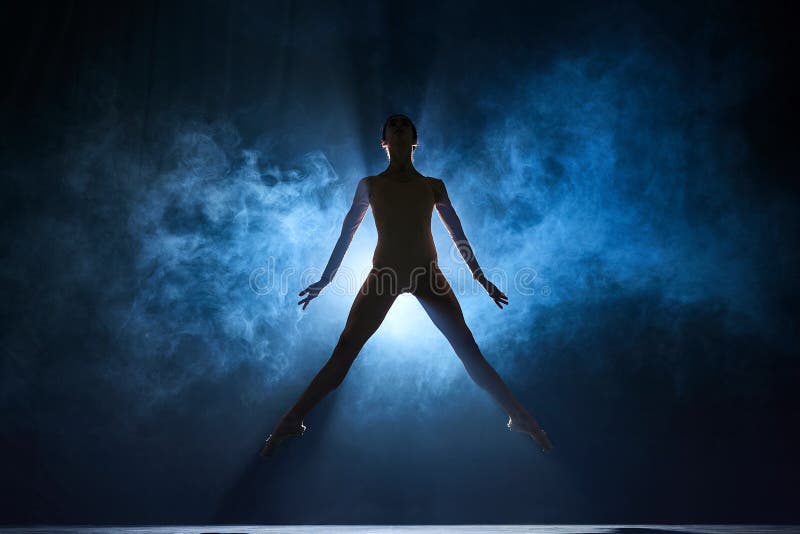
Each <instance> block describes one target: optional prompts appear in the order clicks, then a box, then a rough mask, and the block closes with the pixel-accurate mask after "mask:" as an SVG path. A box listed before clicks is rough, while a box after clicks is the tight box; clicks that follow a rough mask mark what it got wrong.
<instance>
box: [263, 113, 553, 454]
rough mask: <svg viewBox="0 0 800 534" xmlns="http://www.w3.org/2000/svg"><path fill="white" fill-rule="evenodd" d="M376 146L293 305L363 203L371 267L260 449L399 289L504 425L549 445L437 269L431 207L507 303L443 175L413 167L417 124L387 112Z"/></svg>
mask: <svg viewBox="0 0 800 534" xmlns="http://www.w3.org/2000/svg"><path fill="white" fill-rule="evenodd" d="M381 146H382V147H383V148H384V149H385V150H386V153H387V155H388V157H389V166H388V167H387V168H386V170H384V171H383V172H382V173H380V174H378V175H376V176H369V177H367V178H363V179H361V180H360V181H359V182H358V186H357V188H356V192H355V197H354V198H353V205H352V207H351V208H350V211H349V212H348V213H347V215H346V216H345V219H344V224H343V225H342V231H341V234H340V236H339V239H338V241H337V242H336V246H335V247H334V249H333V253H332V254H331V257H330V260H329V261H328V264H327V266H326V267H325V271H324V272H323V274H322V277H321V278H320V280H319V281H318V282H316V283H314V284H311V285H310V286H308V287H307V288H306V289H304V290H303V291H301V292H300V294H299V296H301V297H302V296H303V295H306V297H305V298H304V299H302V300H301V301H300V302H298V304H300V305H302V306H303V309H304V310H305V309H306V307H307V306H308V304H309V302H311V301H312V300H313V299H314V298H316V297H317V296H318V295H319V294H320V292H321V291H322V290H323V289H324V288H325V286H327V285H328V284H330V282H331V280H332V279H333V277H334V275H335V274H336V271H337V269H338V268H339V265H341V262H342V259H343V258H344V255H345V252H346V251H347V248H348V247H349V246H350V242H351V241H352V239H353V235H354V234H355V232H356V230H357V229H358V226H359V224H361V221H362V219H363V218H364V214H365V213H366V211H367V208H369V207H370V205H371V206H372V213H373V215H374V218H375V226H376V227H377V230H378V244H377V246H376V248H375V252H374V254H373V257H372V269H371V270H370V272H369V274H368V275H367V278H366V280H365V281H364V283H363V285H362V286H361V288H360V290H359V292H358V295H356V298H355V301H354V302H353V305H352V307H351V309H350V313H349V315H348V317H347V322H346V323H345V326H344V330H342V333H341V335H340V336H339V340H338V342H337V343H336V347H335V348H334V349H333V354H331V357H330V358H329V359H328V361H327V363H325V365H324V366H323V367H322V369H320V370H319V372H318V373H317V374H316V376H315V377H314V378H313V380H312V381H311V383H310V384H309V385H308V387H307V388H306V390H305V391H304V392H303V394H302V395H301V396H300V398H299V399H298V400H297V402H296V403H295V404H294V406H292V408H291V409H289V411H288V412H286V413H285V414H284V415H283V417H282V418H281V419H280V421H279V422H278V423H277V425H276V426H275V429H274V430H273V431H272V433H271V434H270V435H269V437H268V438H267V440H266V443H265V444H264V447H263V448H262V450H261V455H262V456H269V455H271V454H272V452H273V450H274V449H275V447H277V446H278V445H279V444H280V443H281V442H282V441H283V440H284V439H286V438H287V437H290V436H300V435H302V434H303V432H305V430H306V427H305V425H304V424H303V419H304V418H305V416H306V414H308V413H309V412H310V411H311V409H312V408H314V406H315V405H316V404H317V403H318V402H319V401H320V400H322V398H323V397H325V396H326V395H327V394H328V393H330V392H331V391H333V390H334V389H336V388H337V387H338V386H339V385H340V384H341V383H342V381H343V380H344V377H345V375H346V374H347V372H348V371H349V370H350V366H351V365H352V364H353V361H355V359H356V356H358V353H359V352H360V350H361V348H362V347H363V346H364V344H365V343H366V342H367V340H368V339H369V338H370V336H372V334H373V333H375V331H376V330H377V329H378V327H379V326H380V324H381V322H382V321H383V319H384V317H386V314H387V312H388V311H389V308H390V307H391V306H392V303H393V302H394V300H395V299H396V298H397V296H398V295H400V294H402V293H405V292H408V293H411V294H412V295H414V296H415V297H416V298H417V299H418V300H419V302H420V304H421V305H422V307H423V309H424V310H425V311H426V312H427V314H428V315H429V316H430V318H431V320H432V321H433V323H434V324H435V325H436V327H437V328H438V329H439V330H440V331H441V332H442V333H443V334H444V336H445V337H446V338H447V340H448V341H449V342H450V344H451V345H452V347H453V349H454V350H455V353H456V355H457V356H458V357H459V358H460V359H461V362H462V363H463V364H464V367H465V368H466V370H467V373H468V374H469V376H470V377H471V378H472V380H474V381H475V383H476V384H478V386H480V387H481V388H483V389H484V390H486V391H487V392H488V393H489V394H490V395H491V396H492V398H493V399H494V400H495V401H496V402H497V403H498V404H500V406H501V407H502V408H503V410H505V412H506V413H507V414H508V416H509V420H508V428H509V429H511V430H515V431H518V432H523V433H525V434H528V435H529V436H530V437H531V438H532V439H533V440H534V441H535V442H536V443H538V444H539V446H540V447H541V448H542V450H543V451H544V452H547V451H549V450H550V449H551V448H552V444H551V443H550V440H549V439H548V437H547V434H546V433H545V432H544V430H542V429H541V427H540V426H539V424H538V422H537V421H536V419H535V418H534V417H533V416H532V415H531V414H530V413H529V412H528V411H527V410H526V409H525V408H524V407H523V406H522V404H521V403H520V402H519V401H518V400H517V399H516V397H514V395H513V394H512V393H511V390H509V388H508V387H507V386H506V384H505V382H503V379H502V378H500V375H498V374H497V372H496V371H495V370H494V368H493V367H492V366H491V365H490V364H489V362H487V361H486V358H484V357H483V354H481V351H480V349H479V348H478V345H477V343H476V342H475V339H474V338H473V336H472V332H471V331H470V329H469V327H468V326H467V324H466V322H465V321H464V315H463V314H462V312H461V306H460V305H459V303H458V300H457V299H456V296H455V293H453V290H452V289H451V288H450V285H449V284H448V282H447V279H445V277H444V275H443V274H442V272H441V271H440V270H439V266H438V263H437V254H436V247H435V245H434V242H433V236H432V235H431V225H430V223H431V215H432V213H433V208H434V207H435V208H436V211H437V212H438V213H439V217H440V219H441V220H442V222H443V223H444V226H445V228H447V231H448V232H449V234H450V236H451V237H452V239H453V241H454V242H455V244H456V246H457V247H458V250H459V252H460V253H461V256H462V258H463V259H464V261H465V262H466V264H467V266H468V267H469V269H470V271H471V272H472V275H473V277H474V278H475V280H476V281H478V282H479V283H480V284H481V286H483V288H484V289H485V290H486V292H487V293H488V294H489V296H490V297H491V298H492V299H493V300H494V302H495V304H496V305H497V306H498V307H499V308H500V309H502V308H503V305H507V304H508V297H507V296H506V295H505V294H504V293H503V292H502V291H500V290H499V289H498V288H497V287H496V286H495V285H494V284H493V283H492V282H490V281H489V280H487V279H486V277H485V276H484V274H483V272H482V271H481V269H480V267H479V265H478V262H477V260H476V259H475V255H474V254H473V252H472V247H471V246H470V244H469V241H467V238H466V236H465V235H464V230H463V229H462V227H461V222H460V220H459V218H458V215H457V214H456V211H455V209H454V208H453V205H452V204H451V203H450V199H449V197H448V195H447V189H446V188H445V185H444V182H443V181H442V180H439V179H437V178H428V177H426V176H423V175H422V174H420V173H419V172H418V171H417V170H416V169H415V168H414V165H413V153H414V150H415V149H416V146H417V130H416V127H415V126H414V124H413V123H412V122H411V120H410V119H409V118H408V117H406V116H405V115H391V116H390V117H389V118H388V119H386V122H385V123H384V125H383V130H382V134H381Z"/></svg>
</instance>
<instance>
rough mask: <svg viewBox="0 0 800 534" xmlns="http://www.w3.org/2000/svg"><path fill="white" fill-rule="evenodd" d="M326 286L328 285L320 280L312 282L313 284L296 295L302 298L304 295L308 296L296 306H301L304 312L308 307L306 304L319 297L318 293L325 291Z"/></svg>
mask: <svg viewBox="0 0 800 534" xmlns="http://www.w3.org/2000/svg"><path fill="white" fill-rule="evenodd" d="M327 285H328V284H327V283H325V282H323V281H322V280H319V281H317V282H314V283H313V284H311V285H310V286H308V287H307V288H305V289H304V290H302V291H301V292H300V293H298V295H297V296H298V297H302V296H303V295H305V294H308V296H307V297H306V298H304V299H303V300H301V301H300V302H298V303H297V304H302V305H303V309H304V310H305V309H306V307H308V303H309V302H311V301H312V300H314V299H315V298H317V295H319V293H320V291H322V290H323V289H325V286H327Z"/></svg>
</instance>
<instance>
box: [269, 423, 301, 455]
mask: <svg viewBox="0 0 800 534" xmlns="http://www.w3.org/2000/svg"><path fill="white" fill-rule="evenodd" d="M305 431H306V425H304V424H303V422H302V421H300V422H299V423H297V424H294V423H288V422H286V421H284V420H283V419H281V421H280V422H279V423H278V426H276V427H275V430H273V431H272V434H270V435H269V436H267V440H266V442H265V443H264V447H262V449H261V452H260V453H259V454H260V455H261V456H272V451H274V450H275V447H277V446H278V445H280V444H281V442H282V441H283V440H285V439H286V438H289V437H299V436H302V435H303V433H304V432H305Z"/></svg>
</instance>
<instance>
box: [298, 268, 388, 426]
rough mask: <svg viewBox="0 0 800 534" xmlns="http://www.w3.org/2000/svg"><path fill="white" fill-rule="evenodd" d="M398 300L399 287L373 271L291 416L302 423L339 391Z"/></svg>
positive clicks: (378, 272) (376, 271)
mask: <svg viewBox="0 0 800 534" xmlns="http://www.w3.org/2000/svg"><path fill="white" fill-rule="evenodd" d="M396 298H397V292H396V290H395V286H393V285H392V284H390V283H386V279H385V278H382V277H381V273H380V271H378V270H376V269H373V270H372V271H370V273H369V275H367V279H366V280H365V281H364V283H363V284H362V286H361V289H359V291H358V294H357V295H356V298H355V300H354V301H353V305H352V307H351V308H350V313H349V315H348V316H347V322H346V323H345V326H344V329H343V330H342V333H341V335H340V336H339V341H338V342H337V343H336V346H335V347H334V349H333V354H331V357H330V358H329V359H328V361H327V362H326V363H325V365H323V366H322V369H320V370H319V372H318V373H317V375H316V376H315V377H314V378H313V380H311V383H310V384H309V385H308V387H307V388H306V390H305V391H304V392H303V394H302V395H301V396H300V398H299V399H298V400H297V402H296V403H295V404H294V406H292V408H291V409H290V410H289V412H288V414H287V415H289V416H290V417H292V418H296V419H297V420H299V421H302V420H303V418H304V417H305V416H306V414H308V412H310V411H311V410H312V409H313V408H314V406H316V405H317V403H318V402H319V401H321V400H322V399H323V398H324V397H325V396H326V395H327V394H328V393H330V392H331V391H333V390H334V389H336V388H337V387H339V385H340V384H341V383H342V381H343V380H344V377H345V376H346V375H347V372H348V371H349V370H350V367H351V366H352V365H353V362H354V361H355V359H356V357H357V356H358V353H359V352H360V351H361V348H362V347H363V346H364V344H365V343H366V342H367V340H368V339H369V338H370V336H372V334H374V333H375V331H376V330H377V329H378V327H379V326H380V325H381V323H382V322H383V319H384V318H385V317H386V314H387V313H388V312H389V308H391V306H392V303H394V300H395V299H396Z"/></svg>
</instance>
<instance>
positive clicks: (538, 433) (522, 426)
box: [508, 417, 553, 453]
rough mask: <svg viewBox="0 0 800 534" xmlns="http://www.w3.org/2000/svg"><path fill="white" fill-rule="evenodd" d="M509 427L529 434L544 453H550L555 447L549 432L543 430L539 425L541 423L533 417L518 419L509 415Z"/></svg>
mask: <svg viewBox="0 0 800 534" xmlns="http://www.w3.org/2000/svg"><path fill="white" fill-rule="evenodd" d="M508 428H509V430H513V431H514V432H522V433H523V434H528V435H529V436H530V437H531V439H532V440H533V441H535V442H536V444H537V445H539V447H540V448H541V449H542V452H544V453H548V452H550V451H551V450H552V449H553V444H552V442H551V441H550V438H549V437H548V436H547V432H545V431H544V430H542V427H540V426H539V423H537V422H536V420H534V419H533V417H527V418H519V419H517V420H515V419H514V418H513V417H509V418H508Z"/></svg>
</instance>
